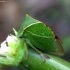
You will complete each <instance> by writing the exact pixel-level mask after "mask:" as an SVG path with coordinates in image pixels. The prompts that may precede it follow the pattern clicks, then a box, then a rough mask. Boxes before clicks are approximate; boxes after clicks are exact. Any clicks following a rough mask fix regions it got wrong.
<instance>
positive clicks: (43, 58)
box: [26, 40, 45, 62]
mask: <svg viewBox="0 0 70 70" xmlns="http://www.w3.org/2000/svg"><path fill="white" fill-rule="evenodd" d="M26 42H27V43H28V44H29V45H30V46H31V47H32V48H33V49H34V50H36V51H37V52H38V53H39V54H40V55H41V58H42V60H43V62H45V57H44V55H43V54H42V52H41V51H39V50H38V49H36V48H35V47H34V46H33V45H32V44H31V43H30V42H29V41H28V40H27V41H26Z"/></svg>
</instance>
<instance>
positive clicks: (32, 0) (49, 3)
mask: <svg viewBox="0 0 70 70" xmlns="http://www.w3.org/2000/svg"><path fill="white" fill-rule="evenodd" d="M26 13H28V14H29V15H30V16H31V17H33V18H35V19H38V20H40V21H42V22H44V23H45V24H47V25H48V26H49V27H50V28H51V29H52V30H53V31H54V32H55V33H56V35H57V36H58V37H59V38H60V39H61V40H62V42H63V47H64V51H65V52H64V56H63V57H62V58H63V59H65V60H66V61H68V62H70V0H0V43H1V42H3V41H4V40H5V39H6V37H7V36H8V34H14V33H13V30H12V28H15V29H16V30H17V31H18V30H19V28H20V26H21V24H22V22H23V20H24V17H25V14H26ZM0 70H20V69H19V68H15V67H9V66H5V65H1V67H0Z"/></svg>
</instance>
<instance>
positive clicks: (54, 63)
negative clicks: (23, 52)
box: [18, 49, 70, 70]
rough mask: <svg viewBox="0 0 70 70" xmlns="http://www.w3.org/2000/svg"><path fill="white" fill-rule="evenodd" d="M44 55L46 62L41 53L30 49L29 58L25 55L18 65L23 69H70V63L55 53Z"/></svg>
mask: <svg viewBox="0 0 70 70" xmlns="http://www.w3.org/2000/svg"><path fill="white" fill-rule="evenodd" d="M44 55H45V60H46V61H45V62H43V61H42V59H41V56H40V55H39V54H37V53H36V52H34V51H33V50H31V49H30V50H29V57H28V60H27V61H26V60H25V56H23V59H22V61H21V62H20V64H19V66H18V67H20V68H21V69H22V70H70V63H68V62H67V61H65V60H63V59H61V58H59V57H56V56H53V55H48V54H44Z"/></svg>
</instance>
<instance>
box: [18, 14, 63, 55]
mask: <svg viewBox="0 0 70 70" xmlns="http://www.w3.org/2000/svg"><path fill="white" fill-rule="evenodd" d="M17 36H18V37H22V38H25V39H26V42H27V41H29V42H30V43H31V44H32V45H34V46H35V47H36V48H38V49H40V50H41V51H44V52H48V53H52V54H55V55H63V54H64V50H63V47H62V45H61V41H60V39H59V38H58V37H57V36H56V35H55V34H54V32H53V31H52V30H51V29H50V28H49V27H48V26H46V25H45V24H44V23H43V22H40V21H38V20H35V19H33V18H31V17H30V16H29V15H28V14H27V15H26V18H25V21H24V23H23V24H22V27H21V28H20V30H19V32H18V35H17Z"/></svg>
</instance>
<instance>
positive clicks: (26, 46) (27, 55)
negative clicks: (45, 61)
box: [25, 43, 28, 61]
mask: <svg viewBox="0 0 70 70" xmlns="http://www.w3.org/2000/svg"><path fill="white" fill-rule="evenodd" d="M25 49H26V51H25V52H26V61H27V60H28V49H27V45H26V43H25Z"/></svg>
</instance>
